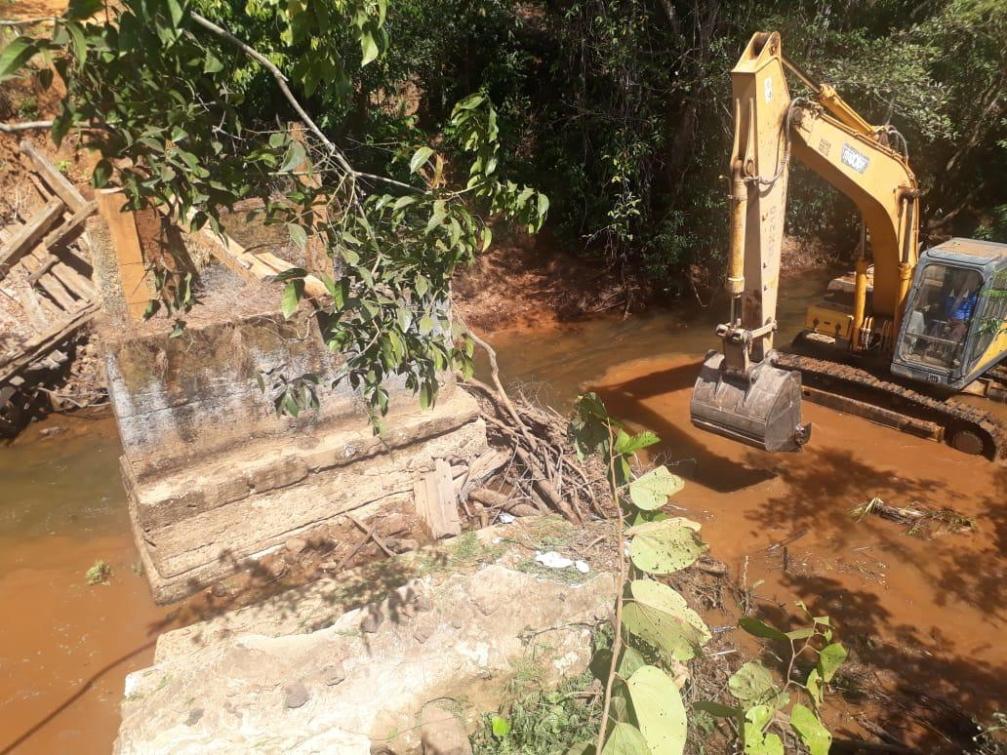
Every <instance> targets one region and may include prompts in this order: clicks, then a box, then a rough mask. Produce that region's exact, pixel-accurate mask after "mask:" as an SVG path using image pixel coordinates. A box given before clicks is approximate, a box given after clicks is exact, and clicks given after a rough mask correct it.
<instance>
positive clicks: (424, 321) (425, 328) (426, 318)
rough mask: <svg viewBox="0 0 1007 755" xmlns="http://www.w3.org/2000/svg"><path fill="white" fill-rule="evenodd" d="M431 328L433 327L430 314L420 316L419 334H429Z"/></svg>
mask: <svg viewBox="0 0 1007 755" xmlns="http://www.w3.org/2000/svg"><path fill="white" fill-rule="evenodd" d="M433 329H434V321H433V319H432V318H431V317H430V315H423V317H421V318H420V335H421V336H425V335H429V334H430V332H431V331H432V330H433Z"/></svg>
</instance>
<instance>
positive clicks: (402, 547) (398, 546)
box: [385, 537, 420, 553]
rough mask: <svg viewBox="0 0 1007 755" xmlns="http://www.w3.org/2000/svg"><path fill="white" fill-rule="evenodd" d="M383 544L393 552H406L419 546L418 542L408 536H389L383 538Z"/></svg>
mask: <svg viewBox="0 0 1007 755" xmlns="http://www.w3.org/2000/svg"><path fill="white" fill-rule="evenodd" d="M385 545H387V546H388V547H389V549H391V550H392V551H393V552H395V553H408V552H409V551H414V550H416V549H417V548H419V547H420V544H419V543H418V542H416V541H415V540H413V539H412V538H408V537H402V538H399V537H390V538H388V539H387V540H385Z"/></svg>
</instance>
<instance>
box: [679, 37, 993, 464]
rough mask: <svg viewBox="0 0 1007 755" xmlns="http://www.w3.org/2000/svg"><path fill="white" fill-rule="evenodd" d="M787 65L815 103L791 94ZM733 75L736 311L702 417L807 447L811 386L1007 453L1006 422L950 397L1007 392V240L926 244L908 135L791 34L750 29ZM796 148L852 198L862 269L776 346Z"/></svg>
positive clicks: (736, 434) (771, 445) (730, 279)
mask: <svg viewBox="0 0 1007 755" xmlns="http://www.w3.org/2000/svg"><path fill="white" fill-rule="evenodd" d="M787 71H789V72H790V73H792V74H793V75H794V76H796V77H797V78H798V79H799V80H800V81H802V82H803V83H804V84H805V85H806V86H807V88H808V89H809V90H810V91H811V93H812V95H811V96H810V97H807V98H805V97H798V98H792V97H791V96H790V92H789V89H788V87H787V78H786V73H787ZM731 83H732V92H733V98H734V145H733V148H732V154H731V166H730V167H731V172H730V206H731V227H730V257H729V269H728V275H727V290H728V293H729V295H730V297H731V313H730V321H729V322H727V323H725V324H723V325H719V326H718V327H717V335H718V336H719V337H720V338H721V342H722V346H723V348H722V350H721V351H719V352H718V351H711V352H710V353H709V354H708V355H707V358H706V360H705V362H704V363H703V366H702V368H701V370H700V375H699V377H698V379H697V380H696V384H695V387H694V389H693V395H692V402H691V415H692V421H693V423H694V424H695V425H697V426H698V427H701V428H703V429H706V430H710V431H713V432H716V433H719V434H721V435H726V436H728V437H731V438H734V439H737V440H739V441H742V442H745V443H748V444H750V445H754V446H757V447H760V448H763V449H765V450H767V451H794V450H799V449H800V448H801V447H802V446H803V445H804V444H805V443H806V442H807V441H808V440H809V438H810V436H811V426H810V425H806V424H803V423H802V421H801V399H802V396H803V397H804V398H808V399H811V400H815V401H817V402H819V403H823V404H826V405H828V406H831V407H833V408H837V409H840V410H843V411H847V412H850V413H854V414H859V415H862V416H866V417H868V418H869V419H872V420H874V421H876V422H880V423H882V424H887V425H890V426H893V427H896V428H898V429H901V430H904V431H907V432H911V433H914V434H917V435H920V436H924V437H930V438H933V439H935V440H944V441H946V442H948V443H950V444H951V445H952V446H954V447H955V448H957V449H959V450H961V451H964V452H966V453H973V454H984V455H987V456H989V457H991V458H995V457H998V456H1002V455H1005V454H1007V430H1005V428H1004V427H1003V426H1002V425H1001V424H1000V423H999V422H998V421H997V420H996V419H995V418H994V417H993V416H992V415H991V414H989V413H988V412H986V411H983V410H982V409H979V408H976V407H975V406H972V405H970V404H968V403H965V402H962V401H959V400H955V399H953V398H951V396H953V394H955V393H959V392H963V391H965V392H970V393H978V394H981V395H986V396H989V397H998V398H1004V397H1007V368H1005V360H1007V244H995V243H991V242H986V241H978V240H973V239H962V238H953V239H951V240H949V241H946V242H944V243H941V244H939V245H937V246H934V247H931V248H929V249H926V250H925V251H922V252H921V251H920V249H919V224H920V210H919V195H920V190H919V187H918V185H917V182H916V178H915V176H914V175H913V172H912V170H911V169H910V167H909V162H908V156H907V151H908V150H907V147H906V144H905V140H904V139H903V138H902V136H901V135H900V134H899V133H898V132H897V131H896V130H895V129H894V128H893V127H891V126H875V125H872V124H870V123H869V122H867V121H866V120H865V119H864V118H863V117H862V116H860V115H859V114H858V113H857V112H856V111H855V110H854V109H853V108H852V107H850V106H849V105H848V104H847V103H846V102H844V101H843V99H842V98H841V97H840V96H839V95H838V94H837V93H836V91H835V89H833V88H832V87H831V86H829V85H827V84H818V83H816V82H814V81H813V80H812V79H811V78H810V77H808V76H807V75H806V74H805V73H804V72H802V71H801V70H800V69H799V68H798V67H797V66H795V65H794V64H793V63H792V62H790V61H789V60H787V58H786V57H784V55H783V51H782V48H781V42H780V35H779V34H778V33H777V32H769V33H767V32H760V33H757V34H755V35H754V36H753V37H752V39H751V41H750V42H749V43H748V46H747V47H746V48H745V52H744V54H743V55H742V56H741V59H740V60H739V61H738V64H737V65H736V66H735V68H734V69H733V70H732V71H731ZM792 155H793V156H796V157H797V158H798V159H800V160H801V161H802V162H803V163H804V164H805V165H807V166H808V167H809V168H810V169H811V170H813V171H814V172H816V173H817V174H818V175H820V176H822V177H823V178H824V179H825V180H826V181H828V182H829V183H830V184H831V185H832V186H834V187H835V188H837V189H838V190H839V191H841V192H842V193H843V194H845V195H846V196H848V197H850V199H852V200H853V202H854V204H855V205H856V206H857V208H858V209H859V211H860V214H861V217H862V221H863V224H862V225H863V229H864V230H863V232H862V234H861V241H860V244H859V245H858V253H857V259H856V263H855V271H854V272H853V273H852V274H851V275H847V276H844V277H842V278H838V279H836V280H834V281H832V282H831V283H830V284H829V286H828V290H827V291H826V293H825V295H824V298H823V299H822V300H821V301H820V302H818V303H816V304H814V305H812V306H810V307H809V308H808V310H807V315H806V319H805V330H804V331H803V332H802V333H801V334H800V335H799V336H798V338H796V339H795V340H794V343H793V344H792V345H791V347H790V349H789V350H787V351H778V350H776V349H774V348H773V336H774V333H775V331H776V328H777V322H776V309H777V298H778V293H779V283H780V256H781V247H782V243H783V227H784V214H785V208H786V198H787V178H788V170H789V163H790V159H791V156H792ZM868 249H869V250H870V257H871V258H872V259H871V260H869V259H868ZM871 263H873V264H871Z"/></svg>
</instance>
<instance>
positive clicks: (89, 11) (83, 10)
mask: <svg viewBox="0 0 1007 755" xmlns="http://www.w3.org/2000/svg"><path fill="white" fill-rule="evenodd" d="M104 7H105V3H104V2H103V0H70V3H69V5H68V6H67V9H66V12H65V13H64V14H63V15H64V16H65V17H66V18H68V19H70V20H71V21H86V20H87V19H89V18H91V16H93V15H94V14H95V13H97V12H98V11H100V10H101V9H102V8H104Z"/></svg>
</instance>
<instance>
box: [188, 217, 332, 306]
mask: <svg viewBox="0 0 1007 755" xmlns="http://www.w3.org/2000/svg"><path fill="white" fill-rule="evenodd" d="M200 234H201V236H202V237H203V238H204V239H205V240H206V241H207V242H208V244H207V246H208V247H209V250H210V253H211V254H212V255H213V256H214V257H216V258H217V260H219V261H220V262H221V263H222V264H223V265H224V267H226V268H228V269H229V270H231V271H232V272H234V273H236V274H237V275H238V276H240V277H242V278H244V279H245V280H248V281H264V280H267V279H269V278H272V277H274V276H276V275H279V274H280V273H282V272H284V271H286V270H291V269H293V268H294V267H296V266H295V265H292V264H291V263H289V262H287V261H286V260H285V259H283V258H281V257H277V256H276V255H275V254H273V253H271V252H249V251H248V250H246V249H245V248H244V247H243V246H242V245H241V244H239V243H238V242H237V241H235V240H234V239H232V238H231V237H230V236H228V235H227V234H226V233H221V234H217V233H213V232H212V231H209V230H207V229H205V228H204V229H203V230H202V231H200ZM304 292H305V293H306V294H307V295H308V296H309V297H311V298H312V299H320V298H322V297H324V296H326V295H327V294H328V289H327V288H325V284H324V283H322V281H321V279H319V278H317V277H316V276H314V275H310V274H309V275H307V276H306V277H305V278H304Z"/></svg>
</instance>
